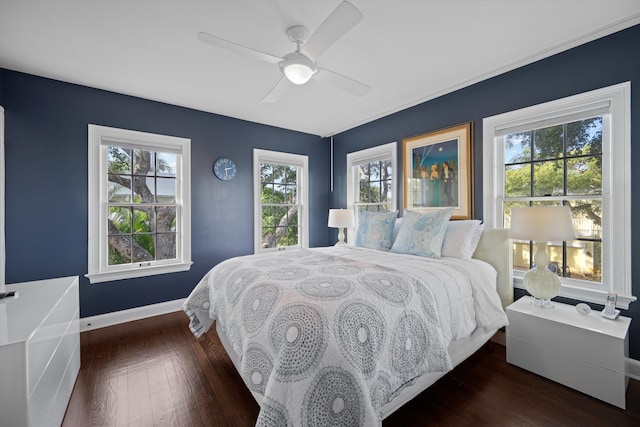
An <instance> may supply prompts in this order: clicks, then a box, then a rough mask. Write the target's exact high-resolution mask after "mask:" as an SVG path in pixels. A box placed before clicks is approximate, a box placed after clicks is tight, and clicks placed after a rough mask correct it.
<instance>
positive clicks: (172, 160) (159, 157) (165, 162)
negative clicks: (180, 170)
mask: <svg viewBox="0 0 640 427" xmlns="http://www.w3.org/2000/svg"><path fill="white" fill-rule="evenodd" d="M156 162H157V166H156V171H157V174H158V176H171V177H175V176H176V165H177V163H178V155H177V154H173V153H156Z"/></svg>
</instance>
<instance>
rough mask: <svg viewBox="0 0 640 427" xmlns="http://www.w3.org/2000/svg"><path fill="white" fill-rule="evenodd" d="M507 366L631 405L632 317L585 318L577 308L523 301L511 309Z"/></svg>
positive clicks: (614, 401) (511, 306)
mask: <svg viewBox="0 0 640 427" xmlns="http://www.w3.org/2000/svg"><path fill="white" fill-rule="evenodd" d="M506 311H507V316H508V317H509V326H507V362H509V363H512V364H514V365H517V366H520V367H521V368H524V369H527V370H529V371H531V372H534V373H536V374H538V375H541V376H543V377H546V378H549V379H551V380H554V381H556V382H559V383H561V384H564V385H566V386H569V387H572V388H574V389H576V390H579V391H581V392H583V393H586V394H589V395H591V396H593V397H596V398H598V399H601V400H603V401H605V402H608V403H611V404H613V405H616V406H618V407H620V408H623V409H624V408H625V407H626V389H627V384H628V379H627V378H626V376H625V357H626V355H627V354H628V345H629V344H628V330H629V325H630V323H631V319H629V318H627V317H623V316H621V317H619V318H618V319H617V320H609V319H604V318H602V317H601V316H600V313H598V312H593V311H592V312H591V314H589V315H586V316H585V315H582V314H579V313H578V312H577V311H576V309H575V307H574V306H571V305H567V304H561V303H557V302H556V303H554V307H553V308H541V307H538V306H535V305H533V304H531V298H530V297H523V298H521V299H519V300H518V301H516V302H514V303H513V304H511V305H510V306H509V307H507V310H506Z"/></svg>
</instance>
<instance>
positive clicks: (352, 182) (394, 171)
mask: <svg viewBox="0 0 640 427" xmlns="http://www.w3.org/2000/svg"><path fill="white" fill-rule="evenodd" d="M397 146H398V144H397V142H395V141H394V142H389V143H387V144H382V145H378V146H375V147H371V148H366V149H364V150H360V151H354V152H352V153H347V209H352V210H353V212H354V215H355V222H356V226H357V223H358V211H357V208H356V199H355V198H356V197H357V196H358V195H359V194H360V177H359V175H358V173H354V169H355V168H356V167H357V166H359V165H362V164H365V163H372V162H377V161H380V160H385V159H389V158H391V200H390V202H389V206H390V210H391V211H397V210H398V191H397V190H398V179H397V178H398V148H397ZM347 236H355V228H348V229H347ZM347 242H348V243H349V244H352V243H353V242H352V241H349V239H347Z"/></svg>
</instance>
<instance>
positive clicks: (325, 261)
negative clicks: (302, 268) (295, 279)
mask: <svg viewBox="0 0 640 427" xmlns="http://www.w3.org/2000/svg"><path fill="white" fill-rule="evenodd" d="M336 262H337V258H336V257H334V256H331V255H317V254H316V256H313V257H309V258H303V259H302V260H301V261H300V264H303V265H331V264H335V263H336Z"/></svg>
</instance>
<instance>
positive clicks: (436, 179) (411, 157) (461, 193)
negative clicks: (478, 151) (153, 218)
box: [402, 122, 473, 219]
mask: <svg viewBox="0 0 640 427" xmlns="http://www.w3.org/2000/svg"><path fill="white" fill-rule="evenodd" d="M472 157H473V122H466V123H462V124H460V125H456V126H452V127H448V128H445V129H440V130H437V131H434V132H429V133H425V134H422V135H417V136H413V137H410V138H407V139H403V140H402V158H403V183H404V185H403V187H404V197H403V207H404V210H412V211H417V212H429V211H433V210H438V209H445V208H448V207H453V208H454V211H453V214H452V216H451V219H471V218H472V217H473V204H472V194H473V171H472V165H473V161H472V160H473V159H472Z"/></svg>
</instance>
